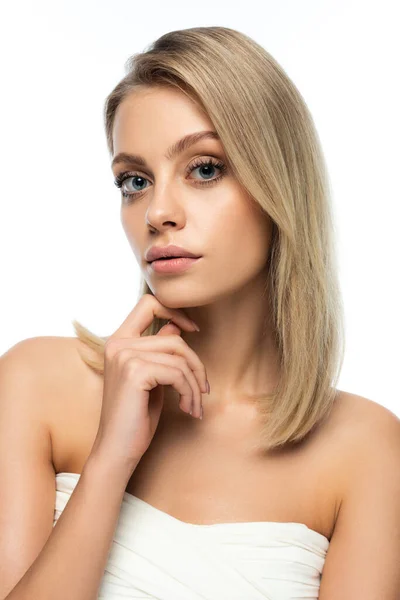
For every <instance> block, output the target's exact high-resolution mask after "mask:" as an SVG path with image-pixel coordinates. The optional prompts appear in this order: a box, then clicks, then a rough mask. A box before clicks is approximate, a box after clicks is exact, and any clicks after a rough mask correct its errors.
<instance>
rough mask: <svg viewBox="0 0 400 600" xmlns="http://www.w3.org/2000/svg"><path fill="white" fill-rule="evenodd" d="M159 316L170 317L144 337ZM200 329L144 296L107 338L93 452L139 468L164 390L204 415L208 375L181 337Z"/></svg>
mask: <svg viewBox="0 0 400 600" xmlns="http://www.w3.org/2000/svg"><path fill="white" fill-rule="evenodd" d="M155 317H160V318H162V319H171V320H173V321H174V322H175V323H176V325H175V323H168V324H167V325H164V327H162V328H161V329H160V331H159V332H158V333H157V334H156V335H151V336H144V337H140V336H141V334H142V333H143V331H145V330H146V328H147V327H148V326H149V325H150V324H151V322H152V321H153V319H154V318H155ZM182 329H184V330H185V331H192V332H193V331H196V327H195V326H194V324H193V321H191V319H189V318H188V317H187V316H186V315H185V314H184V312H183V311H182V310H179V309H169V308H166V307H165V306H164V305H162V304H161V303H160V302H159V301H158V300H157V298H156V297H155V296H152V295H151V294H146V295H144V296H143V297H142V298H141V299H140V300H139V302H138V303H137V305H136V306H135V307H134V309H133V310H132V312H131V313H130V314H129V315H128V317H127V318H126V320H125V321H124V322H123V323H122V325H121V326H120V327H119V328H118V329H117V331H115V333H113V334H112V335H111V336H110V337H109V338H108V339H107V341H106V344H105V352H104V387H103V400H102V409H101V416H100V423H99V428H98V432H97V436H96V439H95V443H94V445H93V448H92V453H91V454H94V453H97V454H98V453H100V454H101V455H102V456H104V457H107V460H110V461H114V462H115V463H116V464H121V465H122V464H124V465H126V464H127V465H128V466H131V467H133V468H134V467H135V466H136V464H137V463H138V462H139V461H140V459H141V457H142V456H143V454H144V453H145V452H146V450H147V449H148V447H149V445H150V443H151V440H152V439H153V436H154V434H155V431H156V429H157V425H158V423H159V420H160V415H161V411H162V408H163V405H164V388H163V386H165V385H170V386H172V387H173V388H175V390H176V391H177V392H178V394H179V395H180V401H179V407H180V408H181V410H183V411H184V412H186V413H189V414H190V412H191V411H192V415H193V416H194V417H200V414H201V407H202V398H201V395H202V393H207V385H206V382H207V375H206V370H205V367H204V365H203V363H202V362H201V361H200V359H199V357H198V356H197V354H196V353H195V352H194V351H193V350H192V349H191V348H190V347H189V346H188V345H187V343H186V342H185V341H184V340H183V339H182V338H181V337H180V334H181V330H182Z"/></svg>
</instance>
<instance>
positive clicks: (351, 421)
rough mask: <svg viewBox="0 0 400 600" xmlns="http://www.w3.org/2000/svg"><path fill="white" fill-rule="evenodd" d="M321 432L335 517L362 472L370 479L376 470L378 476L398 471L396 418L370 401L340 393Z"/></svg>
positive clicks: (398, 426) (399, 451)
mask: <svg viewBox="0 0 400 600" xmlns="http://www.w3.org/2000/svg"><path fill="white" fill-rule="evenodd" d="M324 433H325V434H326V439H327V440H328V444H327V447H328V449H329V454H330V456H331V457H332V461H333V462H334V465H335V470H334V473H335V481H334V485H335V488H336V490H337V491H338V504H337V515H336V516H338V514H339V512H340V507H341V505H342V501H343V499H344V498H345V497H346V496H348V494H349V493H351V490H352V489H353V488H354V486H357V485H358V482H359V479H360V477H362V473H363V472H365V473H367V475H366V477H367V478H370V477H371V476H372V472H373V471H374V470H375V471H376V469H378V470H380V471H381V473H382V470H384V469H387V470H389V471H390V470H391V469H393V470H395V469H398V461H399V460H400V419H399V417H398V416H397V415H396V414H395V413H393V412H392V411H391V410H389V409H388V408H386V407H385V406H383V405H381V404H379V403H378V402H376V401H374V400H371V399H369V398H366V397H364V396H360V395H357V394H352V393H349V392H343V391H340V394H339V395H338V398H337V402H336V405H335V408H334V410H333V411H332V413H331V418H330V419H329V422H328V425H327V426H326V431H324ZM396 456H397V459H396ZM396 461H397V464H394V463H395V462H396ZM387 475H388V473H387ZM370 481H371V482H372V479H370Z"/></svg>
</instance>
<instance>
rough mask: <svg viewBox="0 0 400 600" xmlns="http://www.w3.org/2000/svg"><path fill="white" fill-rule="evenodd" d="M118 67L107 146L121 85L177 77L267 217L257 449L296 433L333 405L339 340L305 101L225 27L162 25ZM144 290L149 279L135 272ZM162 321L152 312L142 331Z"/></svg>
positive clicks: (327, 201) (86, 334) (330, 242)
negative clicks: (270, 382) (268, 367)
mask: <svg viewBox="0 0 400 600" xmlns="http://www.w3.org/2000/svg"><path fill="white" fill-rule="evenodd" d="M126 73H127V74H126V75H125V77H123V79H122V80H121V81H120V82H119V83H118V84H117V85H116V87H115V88H114V89H113V90H112V92H111V93H110V94H109V95H108V97H107V99H106V102H105V106H104V120H105V129H106V137H107V145H108V149H109V152H110V154H111V155H112V154H113V139H112V132H113V124H114V118H115V114H116V110H117V108H118V106H119V104H120V103H121V101H122V100H123V99H124V98H125V97H126V96H127V95H128V94H130V93H131V92H133V91H134V90H135V89H136V88H138V86H148V87H153V88H154V87H162V86H167V87H168V86H169V87H170V86H172V87H173V88H175V89H176V88H177V89H179V90H180V91H181V92H183V93H185V94H187V95H188V96H189V97H190V98H191V99H192V100H193V101H195V102H196V103H197V106H198V107H199V109H201V110H203V111H205V113H206V114H207V116H208V117H209V118H210V120H211V121H212V123H213V125H214V127H215V130H216V131H217V133H218V135H219V137H220V139H221V143H222V145H223V147H224V152H225V154H226V156H227V157H228V160H229V166H230V169H231V171H232V172H233V173H234V176H235V177H236V178H237V180H238V181H239V182H240V184H242V185H243V187H244V188H245V189H246V190H247V191H248V192H249V193H250V194H251V196H252V198H253V199H254V201H255V202H256V203H258V205H259V207H260V210H261V211H262V212H263V214H267V215H268V216H269V217H270V218H271V220H272V223H273V236H272V241H271V247H270V253H269V257H268V269H267V271H266V289H268V293H269V297H268V299H267V302H268V309H269V310H270V311H271V316H272V319H273V321H272V322H273V324H274V328H275V331H274V334H275V336H276V343H277V349H278V351H279V357H280V367H281V370H280V380H279V384H278V386H277V387H276V389H275V391H274V393H272V394H269V395H265V394H264V395H263V396H259V397H256V398H254V400H255V402H256V403H257V405H258V409H259V414H260V416H261V417H262V418H263V424H262V425H263V428H262V435H261V446H260V447H261V448H262V449H264V450H265V451H271V450H274V449H279V448H281V447H283V446H285V445H287V444H293V443H298V442H300V441H301V440H302V439H303V438H304V437H305V436H306V435H307V434H308V433H309V432H310V431H311V430H312V429H313V428H314V427H315V426H316V425H317V424H319V423H321V422H322V421H323V420H325V418H326V417H327V416H328V415H329V413H330V411H331V409H332V406H333V403H334V400H335V398H336V397H337V394H338V393H339V390H337V389H336V384H337V381H338V378H339V374H340V371H341V368H342V363H343V358H344V345H345V343H344V311H343V305H342V298H341V292H340V288H339V282H338V269H337V264H336V247H335V238H334V224H333V214H332V207H331V194H330V184H329V181H328V174H327V169H326V165H325V160H324V156H323V153H322V150H321V144H320V140H319V137H318V134H317V131H316V129H315V125H314V122H313V119H312V116H311V114H310V112H309V109H308V107H307V105H306V103H305V101H304V100H303V98H302V96H301V95H300V93H299V91H298V90H297V88H296V86H295V85H294V83H293V82H292V81H291V80H290V79H289V77H288V75H286V73H285V71H284V70H283V68H282V67H281V66H280V65H279V64H278V63H277V62H276V61H275V60H274V58H273V57H272V56H271V55H270V54H269V53H268V52H266V50H264V49H263V48H262V47H261V46H260V45H258V44H257V43H256V42H255V41H253V40H252V39H251V38H249V37H247V36H246V35H245V34H243V33H241V32H238V31H235V30H233V29H229V28H226V27H194V28H190V29H183V30H177V31H171V32H168V33H166V34H165V35H163V36H161V37H160V38H159V39H158V40H156V41H155V42H154V43H153V44H152V45H151V47H150V48H149V49H148V50H147V51H145V52H143V53H137V54H134V55H133V56H131V57H130V58H129V59H128V61H127V63H126ZM144 294H152V291H151V289H150V288H149V286H148V285H147V283H146V281H145V280H144V278H143V277H142V279H141V289H140V296H142V295H144ZM166 322H167V321H165V320H161V319H154V321H153V323H152V324H151V325H150V327H149V328H148V329H147V330H146V331H145V332H144V333H143V335H155V334H156V333H157V332H158V331H159V329H160V328H161V327H162V326H163V325H164V324H165V323H166ZM73 325H74V327H75V331H76V333H77V335H78V338H79V339H80V340H81V341H82V342H84V343H85V344H86V345H87V346H88V347H90V348H91V349H92V350H94V351H95V354H96V357H97V358H96V359H95V360H92V359H91V358H90V357H89V356H83V355H82V354H81V356H82V358H83V360H84V361H85V362H86V363H87V364H88V365H89V366H90V367H91V368H93V369H94V370H95V371H96V372H97V373H103V372H104V371H103V367H104V344H105V342H106V340H107V338H106V337H99V336H96V335H95V334H93V333H92V332H90V331H89V330H87V329H86V328H85V327H83V326H82V325H81V324H80V323H78V322H77V321H73ZM261 326H262V324H260V327H261Z"/></svg>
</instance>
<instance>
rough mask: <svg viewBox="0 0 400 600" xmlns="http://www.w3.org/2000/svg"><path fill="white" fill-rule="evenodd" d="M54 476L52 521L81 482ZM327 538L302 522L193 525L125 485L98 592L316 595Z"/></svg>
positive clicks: (104, 597) (209, 597)
mask: <svg viewBox="0 0 400 600" xmlns="http://www.w3.org/2000/svg"><path fill="white" fill-rule="evenodd" d="M79 477H80V475H79V474H77V473H59V474H58V475H57V476H56V505H55V510H54V523H53V527H54V525H56V523H57V519H58V518H59V516H60V514H61V513H62V511H63V510H64V508H65V505H66V504H67V502H68V500H69V498H70V497H71V494H72V492H73V490H74V488H75V485H76V484H77V483H78V480H79ZM328 547H329V540H328V539H327V538H326V537H325V536H323V535H322V534H321V533H319V532H317V531H314V530H313V529H310V528H309V527H307V525H305V524H303V523H280V522H271V521H266V522H253V523H251V522H250V523H217V524H213V525H194V524H191V523H185V522H184V521H180V520H179V519H175V518H174V517H172V516H171V515H169V514H168V513H165V512H163V511H161V510H159V509H157V508H155V507H154V506H152V505H150V504H148V503H147V502H144V501H143V500H141V499H140V498H137V497H136V496H133V495H132V494H128V493H127V492H125V494H124V498H123V501H122V504H121V510H120V514H119V518H118V523H117V526H116V530H115V534H114V538H113V542H112V546H111V549H110V553H109V556H108V561H107V565H106V569H105V572H104V576H103V578H102V581H101V586H100V589H99V595H98V599H101V600H120V599H123V598H125V599H126V598H129V599H132V600H139V599H140V600H144V599H146V600H149V599H152V600H154V599H157V600H294V599H296V600H300V599H303V598H307V599H314V600H315V599H317V598H318V595H319V586H320V580H321V575H322V569H323V566H324V563H325V557H326V553H327V550H328Z"/></svg>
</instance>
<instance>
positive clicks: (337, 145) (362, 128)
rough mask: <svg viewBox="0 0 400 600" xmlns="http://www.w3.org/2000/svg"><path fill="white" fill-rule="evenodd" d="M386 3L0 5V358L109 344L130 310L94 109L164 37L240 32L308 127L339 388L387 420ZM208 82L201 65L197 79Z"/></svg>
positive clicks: (395, 202) (395, 181)
mask: <svg viewBox="0 0 400 600" xmlns="http://www.w3.org/2000/svg"><path fill="white" fill-rule="evenodd" d="M397 4H398V3H397V2H395V1H394V0H393V1H392V2H389V1H380V2H379V3H378V2H375V3H372V2H366V1H365V0H364V1H361V0H360V1H351V0H341V1H339V0H329V1H328V0H318V1H311V0H302V1H301V2H300V1H293V0H292V1H289V0H274V1H265V0H264V1H263V2H260V3H256V2H252V1H249V0H247V1H246V2H245V3H243V2H237V3H233V4H228V3H227V2H201V3H200V2H187V1H185V2H178V1H175V2H174V1H168V2H154V1H150V2H134V1H127V0H112V1H111V0H108V1H105V0H103V1H94V0H73V1H72V0H68V1H66V0H65V1H60V0H58V1H54V0H52V1H50V0H47V1H46V0H34V1H32V2H29V1H28V0H24V1H21V0H13V1H12V2H2V3H1V5H0V56H1V94H0V98H1V100H0V101H1V145H0V152H1V155H0V165H1V178H0V198H1V202H0V253H1V254H0V255H1V307H0V308H1V310H0V331H1V337H0V354H2V353H3V352H6V350H7V349H9V348H10V347H11V346H12V345H14V344H16V343H17V342H18V341H20V340H22V339H25V338H30V337H35V336H74V335H75V334H74V330H73V327H72V323H71V321H72V320H73V319H77V320H78V321H80V322H81V323H83V324H84V325H85V326H87V327H88V328H89V329H91V330H92V331H94V332H95V333H97V334H98V335H102V336H103V335H104V336H105V335H110V334H111V333H112V332H113V331H114V330H115V329H116V328H117V327H118V326H119V325H120V324H121V322H122V321H123V320H124V319H125V318H126V316H127V315H128V313H129V312H130V311H131V310H132V308H133V306H134V304H135V303H136V301H137V297H138V285H139V278H140V271H139V267H138V265H137V263H136V260H135V258H134V256H133V253H132V251H131V249H130V247H129V244H128V242H127V240H126V238H125V234H124V231H123V229H122V226H121V222H120V213H119V210H120V196H119V190H117V188H116V187H115V186H114V184H113V177H112V173H111V169H110V158H109V156H108V151H107V148H106V140H105V133H104V129H103V121H102V110H103V103H104V99H105V97H106V96H107V94H108V93H109V92H110V91H111V89H112V88H113V87H114V86H115V85H116V84H117V82H118V81H119V80H120V79H121V78H122V77H123V76H124V74H125V72H124V63H125V61H126V60H127V59H128V57H129V56H131V55H132V54H133V53H135V52H140V51H143V50H144V49H145V48H146V47H147V46H148V45H149V44H150V43H151V42H153V41H154V40H155V39H157V38H158V37H159V36H161V35H162V34H164V33H166V32H167V31H171V30H175V29H183V28H188V27H196V26H210V25H219V26H225V27H231V28H234V29H237V30H239V31H242V32H243V33H246V34H247V35H249V36H250V37H252V38H253V39H254V40H255V41H257V42H258V43H260V44H261V45H262V46H263V47H264V48H265V49H266V50H267V51H268V52H270V53H271V54H272V55H273V56H274V58H276V59H277V60H278V62H279V63H280V64H281V65H282V66H283V68H284V69H285V70H286V72H287V73H288V75H289V76H290V77H291V79H292V80H293V81H294V83H295V84H296V85H297V87H298V88H299V90H300V92H301V93H302V95H303V97H304V98H305V100H306V102H307V104H308V106H309V108H310V110H311V112H312V114H313V117H314V120H315V123H316V126H317V129H318V132H319V135H320V138H321V141H322V145H323V149H324V152H325V156H326V160H327V163H328V169H329V173H330V178H331V182H332V187H333V192H334V197H333V202H334V211H335V218H336V228H337V234H336V235H337V238H338V247H339V256H338V258H339V265H340V273H339V275H340V281H341V287H342V294H343V299H344V304H345V318H346V357H345V362H344V366H343V369H342V374H341V378H340V381H339V385H338V387H339V389H342V390H345V391H348V392H352V393H356V394H360V395H363V396H366V397H367V398H370V399H372V400H374V401H376V402H378V403H380V404H383V405H384V406H386V407H388V408H389V409H390V410H392V411H393V412H395V413H396V414H397V415H399V416H400V392H399V382H398V379H397V376H398V372H399V362H400V361H399V359H400V352H399V342H400V323H399V321H400V319H399V307H400V295H399V285H398V284H399V281H398V280H399V273H400V269H399V258H400V251H399V247H400V243H399V234H400V232H399V216H400V211H399V203H400V194H399V172H400V169H399V164H400V153H399V137H400V127H399V107H400V97H399V96H400V94H399V85H398V81H399V70H400V69H399V58H398V57H399V56H400V47H399V46H400V43H399V36H398V23H399V21H398V19H397V18H396V15H395V10H396V8H397V6H396V5H397ZM204 68H207V65H204Z"/></svg>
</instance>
